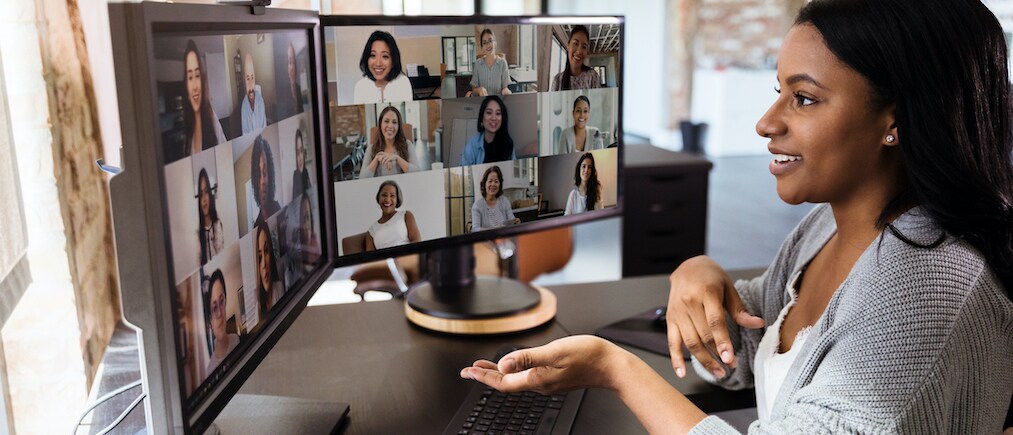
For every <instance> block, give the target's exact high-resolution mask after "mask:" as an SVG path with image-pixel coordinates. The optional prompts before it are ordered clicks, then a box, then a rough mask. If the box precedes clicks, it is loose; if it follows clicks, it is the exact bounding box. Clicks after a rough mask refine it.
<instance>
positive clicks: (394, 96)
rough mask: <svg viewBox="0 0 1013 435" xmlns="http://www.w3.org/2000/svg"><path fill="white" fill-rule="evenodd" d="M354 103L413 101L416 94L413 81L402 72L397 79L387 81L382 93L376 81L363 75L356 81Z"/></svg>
mask: <svg viewBox="0 0 1013 435" xmlns="http://www.w3.org/2000/svg"><path fill="white" fill-rule="evenodd" d="M352 95H353V96H352V104H371V103H388V102H400V101H412V100H414V99H415V94H414V93H413V92H412V82H411V81H409V80H408V76H406V75H404V74H401V75H399V76H397V78H396V79H394V80H391V81H390V82H388V83H387V86H385V87H384V88H383V93H382V94H381V93H380V88H378V87H376V82H374V81H372V80H370V79H369V77H363V78H361V79H359V81H358V82H357V83H355V93H354V94H352Z"/></svg>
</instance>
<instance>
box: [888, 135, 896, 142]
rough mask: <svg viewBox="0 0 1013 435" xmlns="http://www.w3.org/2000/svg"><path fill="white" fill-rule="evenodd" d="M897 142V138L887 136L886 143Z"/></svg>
mask: <svg viewBox="0 0 1013 435" xmlns="http://www.w3.org/2000/svg"><path fill="white" fill-rule="evenodd" d="M895 140H897V138H895V137H893V135H892V134H888V135H886V143H893V141H895Z"/></svg>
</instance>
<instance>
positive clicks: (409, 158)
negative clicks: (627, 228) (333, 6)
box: [321, 17, 622, 264]
mask: <svg viewBox="0 0 1013 435" xmlns="http://www.w3.org/2000/svg"><path fill="white" fill-rule="evenodd" d="M321 24H322V29H323V32H324V36H323V40H324V50H325V53H324V59H325V67H326V71H325V74H326V82H327V85H326V86H327V106H328V112H329V113H328V116H329V118H328V122H327V124H328V135H329V136H328V137H329V140H330V146H331V154H332V156H333V158H332V163H333V167H332V171H331V176H332V181H333V182H334V187H333V189H334V207H335V210H334V212H335V225H336V233H337V238H338V240H337V244H338V254H339V256H338V259H337V262H338V264H352V263H357V262H360V261H362V260H364V259H366V258H375V257H378V256H390V255H398V254H401V253H406V252H418V251H426V250H429V249H433V248H438V247H441V246H450V245H455V244H460V243H467V242H470V241H475V240H481V239H490V238H494V237H500V236H504V235H510V234H519V233H522V232H529V231H533V230H537V229H541V228H548V227H551V226H559V225H567V224H572V223H576V222H581V221H585V220H588V219H596V218H601V217H604V216H607V215H614V214H617V213H618V209H617V204H618V201H619V197H620V195H619V187H620V181H621V178H620V176H619V171H620V167H621V161H620V159H621V152H620V147H619V145H620V138H621V137H622V134H621V128H622V127H621V126H622V123H621V113H620V108H621V101H620V99H621V93H620V89H619V87H620V85H621V83H622V75H621V72H622V68H621V61H620V60H621V56H620V49H621V46H622V38H621V37H622V20H621V18H612V17H604V18H603V17H594V18H591V17H534V18H523V17H500V18H496V17H472V18H444V17H438V18H434V17H425V18H417V17H397V18H390V17H386V18H384V17H340V18H339V17H323V18H322V22H321Z"/></svg>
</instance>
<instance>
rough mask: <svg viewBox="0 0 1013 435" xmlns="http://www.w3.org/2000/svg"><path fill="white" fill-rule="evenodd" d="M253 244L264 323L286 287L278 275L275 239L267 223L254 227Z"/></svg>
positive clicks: (259, 304) (258, 299)
mask: <svg viewBox="0 0 1013 435" xmlns="http://www.w3.org/2000/svg"><path fill="white" fill-rule="evenodd" d="M253 242H254V249H255V251H256V260H257V274H256V276H255V280H256V281H257V285H256V288H257V303H258V307H259V312H260V320H261V321H264V319H266V318H267V317H266V316H267V313H268V311H270V310H271V308H273V307H274V304H276V303H278V301H279V300H281V297H282V295H284V294H285V285H284V284H283V283H282V282H281V276H280V274H279V273H278V261H277V260H278V258H277V256H276V255H275V249H274V238H273V237H272V236H271V228H270V227H268V226H267V222H265V221H260V222H257V224H256V226H254V232H253Z"/></svg>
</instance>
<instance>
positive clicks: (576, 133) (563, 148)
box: [556, 95, 605, 154]
mask: <svg viewBox="0 0 1013 435" xmlns="http://www.w3.org/2000/svg"><path fill="white" fill-rule="evenodd" d="M590 117H591V101H590V100H588V99H587V97H585V96H583V95H580V96H577V99H575V100H573V127H571V128H567V129H566V130H563V134H562V136H560V137H559V147H558V149H557V150H556V154H568V153H572V152H574V151H591V150H600V149H603V148H605V141H604V140H603V139H602V137H601V133H600V132H599V131H598V129H597V128H595V127H591V126H589V125H587V120H588V118H590Z"/></svg>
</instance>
